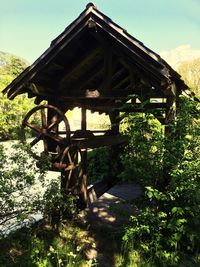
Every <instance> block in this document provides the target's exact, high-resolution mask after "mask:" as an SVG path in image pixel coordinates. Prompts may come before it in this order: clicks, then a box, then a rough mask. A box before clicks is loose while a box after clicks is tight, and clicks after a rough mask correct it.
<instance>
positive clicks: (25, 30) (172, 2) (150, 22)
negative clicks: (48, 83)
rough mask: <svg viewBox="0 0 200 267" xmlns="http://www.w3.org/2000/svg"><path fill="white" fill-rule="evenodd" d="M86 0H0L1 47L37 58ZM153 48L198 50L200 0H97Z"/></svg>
mask: <svg viewBox="0 0 200 267" xmlns="http://www.w3.org/2000/svg"><path fill="white" fill-rule="evenodd" d="M88 2H89V1H84V0H0V51H4V52H10V53H12V54H15V55H17V56H20V57H22V58H24V59H26V60H27V61H28V62H29V63H32V62H33V61H35V60H36V59H37V58H38V57H39V56H40V55H41V54H42V53H43V52H44V51H45V50H46V49H47V48H48V47H49V45H50V43H51V41H52V40H53V39H54V38H56V37H57V36H58V35H59V34H60V33H61V32H62V31H63V30H64V29H65V28H66V27H67V26H68V25H69V23H71V22H72V21H73V20H74V19H76V18H77V17H78V16H79V14H80V13H81V12H82V11H83V10H84V9H85V7H86V4H87V3H88ZM93 3H94V4H95V5H96V6H97V8H98V9H99V10H100V11H101V12H103V13H104V14H106V15H107V16H109V17H110V18H111V19H112V20H113V21H115V22H116V23H117V24H119V25H120V26H121V27H123V28H125V29H126V30H127V31H128V32H129V33H130V34H131V35H133V36H134V37H135V38H137V39H139V40H140V41H142V42H143V43H144V44H145V45H146V46H147V47H149V48H150V49H152V50H153V51H155V52H157V53H160V52H163V51H169V50H172V49H175V48H176V47H179V46H183V45H190V47H191V49H196V50H200V0H95V1H93Z"/></svg>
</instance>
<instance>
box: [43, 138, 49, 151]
mask: <svg viewBox="0 0 200 267" xmlns="http://www.w3.org/2000/svg"><path fill="white" fill-rule="evenodd" d="M43 145H44V152H45V153H47V152H48V142H47V139H46V138H45V137H44V138H43Z"/></svg>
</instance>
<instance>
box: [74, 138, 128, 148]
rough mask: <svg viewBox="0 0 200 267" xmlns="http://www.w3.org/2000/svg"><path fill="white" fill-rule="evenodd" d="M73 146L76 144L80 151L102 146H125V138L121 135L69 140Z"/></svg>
mask: <svg viewBox="0 0 200 267" xmlns="http://www.w3.org/2000/svg"><path fill="white" fill-rule="evenodd" d="M71 142H72V143H73V144H78V145H79V147H80V148H81V149H86V148H98V147H103V146H113V145H120V144H126V143H127V142H128V141H127V137H126V136H122V135H115V136H113V135H112V136H94V137H93V138H89V139H84V138H71Z"/></svg>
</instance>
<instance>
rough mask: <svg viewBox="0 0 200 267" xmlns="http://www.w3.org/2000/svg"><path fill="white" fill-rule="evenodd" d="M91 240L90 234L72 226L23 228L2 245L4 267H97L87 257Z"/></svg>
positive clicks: (2, 263)
mask: <svg viewBox="0 0 200 267" xmlns="http://www.w3.org/2000/svg"><path fill="white" fill-rule="evenodd" d="M91 242H92V240H91V239H89V237H88V234H87V231H85V230H81V229H80V228H78V227H77V226H74V225H73V224H66V225H61V226H60V227H59V228H58V229H55V228H52V226H50V225H49V224H42V225H37V226H34V227H33V228H32V229H27V228H23V229H20V230H17V231H16V232H15V233H13V234H10V235H9V236H8V237H6V238H4V239H2V240H1V241H0V250H1V254H0V266H1V267H15V266H16V267H37V266H38V267H54V266H55V267H57V266H58V267H61V266H68V267H71V266H80V267H86V266H88V267H89V266H95V261H93V260H88V259H87V258H86V256H85V254H84V252H85V250H86V249H87V246H88V243H91Z"/></svg>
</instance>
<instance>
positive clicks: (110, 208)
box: [85, 183, 142, 226]
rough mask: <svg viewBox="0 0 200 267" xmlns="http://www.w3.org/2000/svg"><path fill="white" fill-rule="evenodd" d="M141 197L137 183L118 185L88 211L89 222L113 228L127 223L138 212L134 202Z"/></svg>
mask: <svg viewBox="0 0 200 267" xmlns="http://www.w3.org/2000/svg"><path fill="white" fill-rule="evenodd" d="M141 195H142V190H141V187H140V186H139V185H136V184H135V183H123V184H117V185H115V186H113V187H112V188H111V189H110V190H109V191H107V192H106V193H104V194H103V195H102V196H101V197H100V198H99V199H97V201H95V202H94V203H92V204H91V205H90V206H89V208H87V209H86V211H85V212H86V217H87V220H88V222H89V223H90V224H92V223H95V224H99V223H100V224H102V223H104V224H108V225H113V226H119V225H121V224H124V223H127V222H128V219H129V215H130V214H133V213H134V212H137V210H136V208H135V205H134V200H135V199H136V198H138V197H139V196H141Z"/></svg>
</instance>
